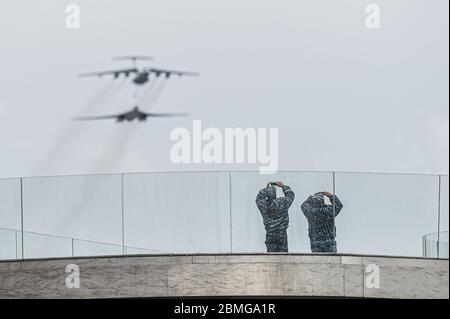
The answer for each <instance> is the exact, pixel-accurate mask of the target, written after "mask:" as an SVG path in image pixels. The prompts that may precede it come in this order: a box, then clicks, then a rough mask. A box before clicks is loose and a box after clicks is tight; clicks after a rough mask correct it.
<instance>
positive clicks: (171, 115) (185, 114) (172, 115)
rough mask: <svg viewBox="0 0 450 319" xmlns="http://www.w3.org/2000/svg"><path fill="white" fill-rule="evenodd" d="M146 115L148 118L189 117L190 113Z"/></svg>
mask: <svg viewBox="0 0 450 319" xmlns="http://www.w3.org/2000/svg"><path fill="white" fill-rule="evenodd" d="M143 113H144V112H143ZM144 114H145V115H146V116H148V117H180V116H189V113H144Z"/></svg>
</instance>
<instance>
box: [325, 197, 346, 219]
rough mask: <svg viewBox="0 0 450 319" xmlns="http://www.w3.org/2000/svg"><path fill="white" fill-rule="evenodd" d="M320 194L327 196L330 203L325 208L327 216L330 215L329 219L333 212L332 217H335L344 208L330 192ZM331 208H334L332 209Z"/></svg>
mask: <svg viewBox="0 0 450 319" xmlns="http://www.w3.org/2000/svg"><path fill="white" fill-rule="evenodd" d="M322 194H324V195H325V196H327V197H328V198H329V199H330V202H331V205H328V207H327V213H328V214H329V215H331V217H333V211H334V216H337V215H338V214H339V213H340V211H341V209H342V207H344V205H342V202H341V201H340V200H339V198H338V197H337V196H336V195H334V194H331V193H330V192H323V193H322ZM333 206H334V209H333Z"/></svg>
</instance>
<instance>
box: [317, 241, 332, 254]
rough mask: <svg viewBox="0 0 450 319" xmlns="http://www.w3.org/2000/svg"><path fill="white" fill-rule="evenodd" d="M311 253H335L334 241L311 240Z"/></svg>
mask: <svg viewBox="0 0 450 319" xmlns="http://www.w3.org/2000/svg"><path fill="white" fill-rule="evenodd" d="M311 251H312V252H313V253H335V252H337V249H336V241H334V240H321V241H313V240H311Z"/></svg>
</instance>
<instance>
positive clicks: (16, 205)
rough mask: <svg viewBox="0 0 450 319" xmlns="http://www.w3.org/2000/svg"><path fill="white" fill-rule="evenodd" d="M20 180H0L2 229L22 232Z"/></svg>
mask: <svg viewBox="0 0 450 319" xmlns="http://www.w3.org/2000/svg"><path fill="white" fill-rule="evenodd" d="M20 220H21V216H20V179H19V178H14V179H0V228H6V229H14V230H20V229H21V227H20Z"/></svg>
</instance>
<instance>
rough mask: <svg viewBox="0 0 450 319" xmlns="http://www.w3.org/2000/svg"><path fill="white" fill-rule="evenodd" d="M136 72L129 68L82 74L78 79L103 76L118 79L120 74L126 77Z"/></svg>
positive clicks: (134, 69)
mask: <svg viewBox="0 0 450 319" xmlns="http://www.w3.org/2000/svg"><path fill="white" fill-rule="evenodd" d="M137 72H138V70H137V69H136V68H130V69H121V70H111V71H100V72H89V73H82V74H80V77H86V76H103V75H114V76H115V77H118V76H119V75H121V74H125V76H128V75H129V74H130V73H137Z"/></svg>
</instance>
